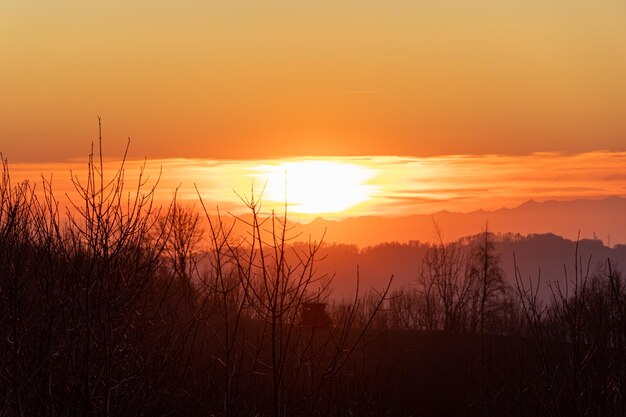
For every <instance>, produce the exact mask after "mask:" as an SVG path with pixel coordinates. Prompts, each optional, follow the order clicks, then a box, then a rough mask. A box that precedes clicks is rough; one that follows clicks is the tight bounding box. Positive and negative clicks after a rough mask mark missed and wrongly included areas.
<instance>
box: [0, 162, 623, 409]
mask: <svg viewBox="0 0 626 417" xmlns="http://www.w3.org/2000/svg"><path fill="white" fill-rule="evenodd" d="M102 170H103V168H102V156H101V151H100V152H98V153H96V156H94V155H93V154H92V155H91V156H90V159H89V169H88V173H87V177H86V178H82V179H81V178H74V180H73V181H74V186H75V188H76V190H75V191H76V193H75V197H71V198H70V201H71V204H70V205H69V207H68V208H67V209H66V210H64V211H62V210H61V209H60V205H59V203H58V202H57V200H56V198H55V195H54V193H53V190H52V186H51V184H50V183H49V182H47V181H45V180H44V181H43V182H42V186H41V187H40V189H39V190H38V191H37V192H35V187H34V186H32V185H30V184H29V183H26V182H25V183H19V184H12V183H11V179H10V172H9V168H8V164H7V163H6V162H3V165H2V177H1V179H0V416H40V415H41V416H44V415H46V416H47V415H50V416H53V415H54V416H77V415H84V416H88V415H98V416H139V415H146V416H157V415H185V416H187V415H189V416H195V415H198V416H207V415H208V416H210V415H221V416H254V415H259V416H265V415H267V416H294V415H295V416H298V415H309V416H332V415H337V416H339V415H341V416H343V415H372V416H374V415H375V416H381V415H394V416H396V415H397V416H402V415H406V416H410V415H418V414H421V415H442V414H454V415H459V414H461V415H463V414H464V415H528V416H531V415H532V416H535V415H545V416H556V415H624V413H625V411H626V410H625V403H624V401H625V399H624V395H625V394H626V393H625V388H626V387H625V385H624V383H625V382H626V381H625V377H626V357H625V356H624V347H625V340H624V337H625V334H626V321H625V320H624V314H625V313H626V311H625V308H626V302H625V301H626V299H625V296H626V292H625V289H624V286H623V280H622V275H621V273H620V271H619V270H618V269H617V267H616V266H615V265H613V264H612V263H611V262H610V261H608V260H607V261H606V262H603V263H601V264H599V265H598V266H597V267H596V266H595V265H593V268H592V266H591V265H590V264H589V263H586V262H585V260H584V259H583V258H582V256H580V257H579V256H578V254H576V257H575V259H576V261H575V267H574V269H573V271H572V272H571V273H570V275H569V276H567V279H566V280H565V281H564V282H566V283H567V285H560V284H555V285H554V286H553V287H552V288H551V289H552V291H551V295H552V297H551V298H550V299H549V300H545V299H542V298H541V297H539V296H538V290H537V289H538V288H539V285H540V280H541V278H540V277H534V278H527V277H526V276H525V275H523V274H522V273H521V272H520V271H519V270H517V269H516V270H515V277H516V284H515V285H511V284H507V283H506V282H505V281H504V280H503V271H502V269H501V264H500V258H499V255H498V253H497V252H496V249H495V243H494V242H495V240H494V236H493V235H492V234H491V233H489V232H488V230H485V231H484V232H483V233H481V234H480V235H477V236H474V237H472V238H468V239H465V240H462V241H458V242H452V243H445V242H443V240H441V241H440V242H439V243H437V244H433V245H429V247H428V249H427V252H426V255H425V256H424V260H423V262H422V265H421V269H420V273H419V276H418V277H417V279H416V285H415V286H413V287H411V288H404V289H401V290H397V291H394V292H390V291H389V289H390V284H391V280H389V281H388V284H387V285H386V286H385V287H383V288H381V289H380V290H379V291H378V292H377V291H375V290H368V291H365V292H364V291H360V292H359V290H358V287H359V285H358V272H357V273H356V274H355V288H356V290H355V294H354V298H353V299H352V300H351V301H349V302H342V303H339V302H337V301H331V299H329V295H330V289H331V288H332V286H331V283H332V277H329V276H324V275H320V274H319V273H318V262H320V261H321V262H323V259H320V258H321V256H320V244H319V243H318V242H310V243H308V244H305V245H302V244H299V245H291V244H290V242H291V236H292V231H291V230H290V229H289V227H288V226H287V222H286V219H285V218H279V217H277V216H275V215H269V216H262V215H261V214H260V211H259V210H260V209H259V204H258V202H257V201H256V200H255V199H254V197H253V196H251V197H250V199H249V200H245V201H243V204H245V205H246V206H247V208H248V209H249V211H250V216H249V217H246V220H243V219H236V218H222V219H219V220H218V221H215V218H214V217H211V216H209V215H208V213H207V211H206V210H203V211H202V212H201V213H198V212H196V211H193V210H192V209H190V208H185V207H183V206H181V205H180V204H177V203H176V201H175V200H174V202H172V203H171V204H170V205H168V206H166V207H160V206H157V205H156V204H154V202H153V194H154V188H153V187H151V186H148V185H147V184H146V182H145V180H144V179H142V178H140V180H139V183H138V184H132V185H130V186H129V185H128V184H125V182H124V167H123V165H122V166H121V167H120V169H119V170H118V171H117V172H114V173H112V175H110V176H109V175H105V173H104V172H103V171H102ZM200 201H201V200H200ZM203 207H204V206H203ZM238 221H245V222H247V227H248V230H249V232H248V234H246V235H243V236H239V235H235V234H234V233H233V232H232V230H233V227H232V222H238ZM200 254H203V255H200ZM200 256H202V257H204V258H203V259H202V261H200ZM565 273H567V272H565ZM326 303H329V308H327V309H326V308H325V307H326Z"/></svg>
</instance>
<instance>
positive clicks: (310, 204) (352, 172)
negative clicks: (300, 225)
mask: <svg viewBox="0 0 626 417" xmlns="http://www.w3.org/2000/svg"><path fill="white" fill-rule="evenodd" d="M254 170H255V171H256V173H255V174H254V177H255V178H258V179H260V180H261V181H263V183H264V184H265V192H264V194H263V200H265V201H271V202H275V203H284V202H285V201H286V202H287V204H288V209H289V210H290V211H292V212H296V213H303V214H326V213H340V212H345V211H348V210H350V209H351V208H353V207H355V206H357V205H359V204H361V203H364V202H366V201H368V200H369V199H370V198H371V197H372V195H373V194H374V193H375V187H374V186H373V185H371V184H368V180H369V179H370V178H372V177H373V176H374V175H375V172H374V170H372V169H371V168H368V167H366V166H363V165H358V164H353V163H343V162H335V161H325V160H301V161H284V162H278V163H273V164H265V165H259V166H257V167H255V169H254Z"/></svg>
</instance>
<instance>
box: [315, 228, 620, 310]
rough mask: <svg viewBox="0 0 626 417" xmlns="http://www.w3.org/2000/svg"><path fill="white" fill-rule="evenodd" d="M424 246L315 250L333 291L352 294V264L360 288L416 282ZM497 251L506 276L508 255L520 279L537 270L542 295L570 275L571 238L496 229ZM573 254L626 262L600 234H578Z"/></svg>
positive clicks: (593, 261) (510, 276) (510, 278)
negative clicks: (592, 236)
mask: <svg viewBox="0 0 626 417" xmlns="http://www.w3.org/2000/svg"><path fill="white" fill-rule="evenodd" d="M427 248H428V246H427V244H425V243H420V242H409V243H398V242H396V243H384V244H379V245H375V246H370V247H366V248H363V249H358V248H357V247H356V246H354V245H341V244H339V245H337V244H336V245H332V244H329V245H325V246H323V247H322V250H321V251H320V255H321V256H323V257H324V260H323V261H322V262H320V263H319V264H318V268H319V269H318V272H319V273H322V274H323V273H326V274H329V275H332V274H335V279H334V284H333V288H334V290H335V295H337V296H339V297H348V296H350V295H351V294H353V291H354V288H355V284H356V269H357V265H358V266H359V275H360V286H361V290H365V289H368V288H370V287H372V286H373V287H376V288H380V287H382V286H384V284H385V283H386V282H387V280H388V279H389V277H390V276H391V275H394V285H393V287H394V288H401V287H406V286H411V285H415V281H416V279H417V276H418V273H419V269H420V265H421V262H422V260H423V258H424V255H425V253H426V250H427ZM496 250H497V252H498V253H499V254H500V256H501V266H502V269H503V270H504V273H505V280H506V281H507V282H508V283H510V284H514V282H515V276H514V262H513V255H514V254H515V258H516V260H517V266H518V268H519V270H520V273H521V274H522V276H523V278H524V279H527V278H529V277H532V279H533V280H534V281H535V282H536V280H537V277H538V274H539V270H541V281H542V285H541V295H542V297H543V298H544V299H545V298H546V297H547V296H548V295H549V294H550V293H549V291H550V289H549V287H548V284H549V283H551V282H552V283H554V282H556V281H558V282H560V283H561V284H563V283H564V276H565V275H564V267H565V268H566V269H567V271H568V276H569V277H570V278H571V277H573V274H574V272H573V268H574V259H575V255H576V242H575V241H573V240H569V239H565V238H563V237H560V236H557V235H555V234H552V233H548V234H534V235H529V236H526V237H523V236H521V235H512V234H507V235H501V236H499V237H498V241H497V243H496ZM578 255H579V256H580V257H581V259H582V263H583V265H584V266H585V267H586V266H587V265H588V264H589V265H590V271H591V272H592V273H593V271H594V270H595V269H596V266H597V264H598V262H604V261H606V259H607V258H610V259H611V261H612V262H613V263H614V264H615V265H616V267H618V266H619V265H622V266H623V265H626V245H616V246H615V247H614V248H609V247H607V246H604V245H603V243H602V242H601V241H600V240H591V239H583V240H580V241H579V242H578Z"/></svg>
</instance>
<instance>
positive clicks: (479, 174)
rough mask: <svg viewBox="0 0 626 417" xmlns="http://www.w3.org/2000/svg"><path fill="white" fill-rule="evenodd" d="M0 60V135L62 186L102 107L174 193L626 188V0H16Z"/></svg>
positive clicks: (470, 198)
mask: <svg viewBox="0 0 626 417" xmlns="http://www.w3.org/2000/svg"><path fill="white" fill-rule="evenodd" d="M0 57H1V58H0V60H1V61H0V62H1V65H0V87H1V88H0V151H1V152H2V153H3V155H4V157H7V158H9V160H10V161H11V162H12V163H13V164H16V165H14V166H15V168H16V175H17V176H18V177H29V176H30V177H37V176H38V175H39V173H41V172H44V173H45V172H55V173H57V174H55V178H57V179H58V178H60V187H61V188H63V187H66V186H67V179H68V178H69V176H68V174H67V173H68V172H69V168H70V167H72V166H74V168H76V167H77V166H83V167H84V164H82V165H81V164H79V163H78V162H76V161H77V160H78V159H77V158H81V157H83V158H84V157H85V155H86V154H87V153H88V151H89V146H90V142H91V141H93V140H94V139H96V137H97V120H96V116H97V115H101V116H103V123H104V132H105V149H106V153H107V155H108V156H109V157H112V158H115V157H119V156H120V155H121V154H122V151H123V149H124V147H125V145H126V137H131V139H132V144H131V148H130V157H131V159H135V158H143V157H147V158H148V160H150V161H153V162H152V163H150V164H149V166H151V167H152V168H151V169H157V170H158V167H161V166H162V167H164V173H167V174H168V175H169V177H166V176H164V181H165V183H166V185H165V190H167V191H168V192H171V190H173V189H174V188H176V186H177V185H178V184H181V183H184V184H183V187H182V188H181V190H180V191H181V194H182V195H184V196H187V197H188V198H190V199H192V198H193V194H194V193H195V191H193V183H194V182H195V183H197V184H198V185H200V186H202V189H203V191H204V193H206V195H207V196H210V198H211V199H212V200H214V201H221V202H222V203H223V204H224V205H226V206H228V205H229V204H232V203H234V202H236V201H237V197H236V195H235V194H234V191H237V192H239V193H244V192H246V191H247V190H249V189H250V187H251V186H252V184H253V183H255V184H256V185H257V186H261V185H262V184H265V183H267V184H268V186H267V190H266V194H265V196H266V197H267V198H268V200H270V201H272V200H280V199H281V197H285V195H286V196H287V197H288V199H290V200H291V201H292V202H293V203H292V204H293V209H294V211H295V212H298V211H299V212H301V213H302V214H320V213H327V212H332V213H339V214H338V215H339V216H341V215H346V208H351V210H352V211H351V212H350V213H348V214H380V213H391V214H395V215H397V214H403V213H405V212H427V211H429V210H440V209H444V208H449V209H453V210H461V211H464V210H465V211H467V210H473V209H477V208H495V207H501V206H511V205H514V204H518V203H520V202H522V201H524V200H525V199H528V198H537V199H547V198H581V197H582V198H587V197H594V198H595V197H602V196H607V195H625V194H626V190H625V189H624V186H623V181H624V174H623V173H624V172H625V170H626V157H625V156H624V155H625V154H624V153H623V152H624V151H626V123H625V122H624V121H625V120H626V76H625V75H624V74H626V3H625V2H624V1H622V0H615V1H612V0H598V1H593V2H592V1H582V0H569V1H563V0H541V1H538V0H537V1H535V0H525V1H502V0H499V1H495V0H493V1H489V0H478V1H472V2H468V1H454V0H445V1H437V2H433V1H404V0H386V1H374V0H371V1H352V0H340V1H326V0H321V1H316V2H304V1H275V0H274V1H272V0H270V1H253V0H247V1H188V0H180V1H176V2H173V1H151V2H139V1H107V2H91V1H70V0H59V1H54V2H51V1H43V0H39V1H34V0H19V1H18V0H5V1H2V2H0ZM607 151H608V152H607ZM450 155H453V156H450ZM72 161H73V162H72ZM44 163H45V164H44ZM72 164H78V165H72ZM63 172H64V173H65V174H62V173H63ZM285 172H288V175H287V178H285V175H284V174H285ZM320 173H324V175H325V176H324V175H321V174H320ZM311 176H315V177H316V178H318V179H319V181H318V182H316V183H311V182H310V181H308V180H306V179H303V178H307V177H311ZM338 179H341V181H338ZM64 181H65V182H64ZM285 181H286V182H287V183H288V184H289V185H288V188H289V190H288V192H287V194H285V189H284V184H285ZM307 181H308V182H307ZM277 184H278V185H277ZM324 184H328V185H324ZM281 187H282V188H281ZM320 188H321V189H322V190H325V191H326V193H324V192H321V191H320ZM304 189H306V190H308V193H307V194H306V195H304V196H298V195H297V194H294V193H297V192H301V191H302V190H304ZM345 189H350V192H349V193H346V192H344V191H342V190H345ZM298 190H299V191H298ZM302 198H309V201H307V202H303V201H304V200H302ZM298 199H300V200H298ZM320 201H323V204H321V205H320V203H319V202H320Z"/></svg>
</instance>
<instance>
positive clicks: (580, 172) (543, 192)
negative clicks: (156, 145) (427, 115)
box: [10, 152, 626, 226]
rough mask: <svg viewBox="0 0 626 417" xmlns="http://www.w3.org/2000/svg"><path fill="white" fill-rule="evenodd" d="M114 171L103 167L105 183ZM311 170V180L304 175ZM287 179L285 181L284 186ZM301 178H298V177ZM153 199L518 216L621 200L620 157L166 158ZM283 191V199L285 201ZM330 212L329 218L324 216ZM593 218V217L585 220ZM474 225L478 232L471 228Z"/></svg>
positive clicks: (154, 169)
mask: <svg viewBox="0 0 626 417" xmlns="http://www.w3.org/2000/svg"><path fill="white" fill-rule="evenodd" d="M143 163H144V162H143V161H128V162H127V164H126V167H125V174H126V178H127V181H126V184H128V186H129V187H130V188H132V187H133V186H134V185H135V184H136V182H137V176H138V174H139V172H140V167H141V165H142V164H143ZM117 166H119V162H116V161H109V162H108V163H107V164H106V166H105V168H106V169H107V172H108V173H109V174H110V175H113V174H114V173H115V172H116V167H117ZM303 166H304V167H307V166H309V167H312V169H313V170H314V171H316V175H310V171H309V168H305V169H304V172H301V171H299V169H301V168H302V167H303ZM85 168H86V163H85V162H84V161H72V162H69V163H68V162H64V163H46V164H42V163H16V164H10V172H11V175H12V180H14V181H17V180H22V179H29V180H31V181H35V182H40V181H41V180H40V178H41V177H40V176H41V174H43V175H45V176H46V178H52V179H53V188H54V191H55V195H56V196H57V198H59V199H60V200H64V196H65V195H66V194H67V195H70V196H71V195H72V192H73V188H72V185H71V182H70V170H71V171H72V173H73V174H74V175H75V176H77V177H79V178H80V179H81V180H83V181H84V180H85V178H86V174H85ZM285 174H286V175H287V178H285ZM302 174H304V176H301V175H302ZM159 175H160V181H159V183H158V188H157V194H156V198H157V200H158V201H159V202H160V203H164V204H167V203H168V202H169V201H171V199H172V197H173V195H174V192H175V191H176V190H177V192H178V199H179V200H182V201H184V202H186V203H188V204H195V205H196V207H198V206H199V205H198V195H197V193H196V190H195V188H194V184H195V185H197V186H198V189H199V190H200V192H201V194H202V197H203V199H204V201H205V203H206V205H207V207H208V209H209V211H210V212H211V213H215V208H216V206H219V207H220V209H221V210H222V212H224V213H225V212H227V211H231V212H233V213H235V214H238V213H242V212H245V209H244V206H243V204H242V202H241V200H240V197H244V198H249V197H250V195H251V189H252V188H253V187H254V190H255V194H256V196H257V199H258V197H259V195H260V194H261V190H262V189H263V188H265V194H264V195H263V198H262V200H263V211H264V212H265V213H268V212H269V211H270V210H273V209H275V210H278V211H282V207H283V204H284V197H285V195H287V197H288V203H289V210H290V216H289V217H290V219H291V220H297V221H301V222H307V221H310V220H313V219H314V218H316V217H318V216H322V217H324V218H326V219H342V218H345V217H349V216H364V215H382V216H405V215H412V214H429V213H434V212H438V211H441V210H448V211H453V212H469V211H473V210H478V209H485V210H494V209H499V208H501V207H515V206H517V205H519V204H521V203H523V202H525V201H527V200H528V199H535V200H537V201H546V200H551V199H556V200H572V199H581V198H582V199H588V198H591V199H599V198H603V197H607V196H621V197H624V196H626V181H625V180H626V152H589V153H583V154H571V155H565V154H559V153H536V154H532V155H525V156H512V155H483V156H476V155H452V156H438V157H391V156H390V157H381V156H375V157H350V158H346V157H328V158H323V159H322V158H319V159H317V160H315V161H313V162H311V161H308V162H305V163H304V164H303V159H302V158H290V159H286V160H256V161H244V160H238V161H216V160H202V159H163V160H151V161H148V162H147V163H146V170H145V174H144V180H146V181H147V184H146V187H144V190H147V189H148V187H149V186H150V185H152V184H155V183H156V180H157V179H158V178H159ZM285 185H287V189H288V190H287V194H285ZM324 209H329V212H324ZM590 215H597V213H590ZM473 226H476V225H473Z"/></svg>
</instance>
